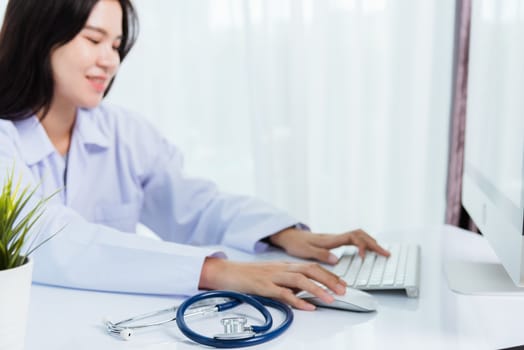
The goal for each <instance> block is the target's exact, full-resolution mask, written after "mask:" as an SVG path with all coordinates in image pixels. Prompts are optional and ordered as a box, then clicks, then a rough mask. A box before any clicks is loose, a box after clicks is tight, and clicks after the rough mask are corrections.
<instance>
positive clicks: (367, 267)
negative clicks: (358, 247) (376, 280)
mask: <svg viewBox="0 0 524 350" xmlns="http://www.w3.org/2000/svg"><path fill="white" fill-rule="evenodd" d="M376 256H377V254H375V253H374V252H368V253H367V254H366V256H365V258H364V263H363V264H362V266H361V268H360V272H359V273H358V277H357V281H356V283H355V286H356V287H364V286H367V284H368V281H369V276H370V275H371V268H372V267H373V265H374V263H375V258H376Z"/></svg>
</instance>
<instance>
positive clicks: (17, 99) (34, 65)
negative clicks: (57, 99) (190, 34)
mask: <svg viewBox="0 0 524 350" xmlns="http://www.w3.org/2000/svg"><path fill="white" fill-rule="evenodd" d="M98 1H99V0H45V1H42V0H10V1H9V3H8V5H7V8H6V11H5V17H4V23H3V25H2V29H1V30H0V119H8V120H13V121H14V120H20V119H24V118H28V117H30V116H31V115H33V114H36V113H37V112H38V111H43V115H44V116H45V114H47V112H48V111H49V108H50V105H51V102H52V99H53V91H54V81H53V72H52V69H51V51H52V49H54V48H56V47H59V46H61V45H64V44H66V43H67V42H69V41H71V40H72V39H73V38H74V37H75V36H76V35H77V34H78V33H79V32H80V31H81V30H82V28H83V27H84V25H85V23H86V21H87V19H88V17H89V14H90V13H91V10H92V9H93V7H94V6H95V5H96V3H97V2H98ZM118 2H119V3H120V6H121V7H122V13H123V16H122V18H123V19H122V41H121V45H120V48H119V50H118V54H119V56H120V61H123V60H124V58H125V56H126V55H127V54H128V53H129V50H131V47H132V46H133V44H134V42H135V40H136V36H137V34H138V18H137V15H136V12H135V10H134V8H133V5H132V4H131V0H118ZM112 84H113V81H111V83H110V85H109V87H108V89H107V90H106V92H105V94H107V93H108V92H109V89H110V88H111V85H112ZM104 96H105V95H104Z"/></svg>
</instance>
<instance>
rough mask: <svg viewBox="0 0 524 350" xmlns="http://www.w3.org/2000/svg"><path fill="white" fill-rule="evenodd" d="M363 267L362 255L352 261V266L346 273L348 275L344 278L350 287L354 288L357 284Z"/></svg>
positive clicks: (356, 256)
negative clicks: (356, 281)
mask: <svg viewBox="0 0 524 350" xmlns="http://www.w3.org/2000/svg"><path fill="white" fill-rule="evenodd" d="M361 265H362V258H361V257H360V255H355V258H354V259H353V260H352V261H351V265H350V266H349V269H348V270H347V272H346V275H345V276H344V277H342V279H343V280H344V281H346V283H347V284H348V286H350V287H352V286H353V285H354V284H355V280H356V279H357V275H358V272H359V271H360V266H361Z"/></svg>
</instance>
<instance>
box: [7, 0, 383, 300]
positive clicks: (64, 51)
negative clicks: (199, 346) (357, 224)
mask: <svg viewBox="0 0 524 350" xmlns="http://www.w3.org/2000/svg"><path fill="white" fill-rule="evenodd" d="M136 30H137V18H136V14H135V11H134V9H133V7H132V4H131V3H130V0H81V1H79V0H53V1H40V0H10V1H9V3H8V5H7V9H6V13H5V18H4V22H3V26H2V29H1V33H0V77H1V79H0V183H3V182H4V180H5V176H6V174H8V172H9V169H11V168H12V167H13V166H14V167H15V178H18V177H19V176H21V178H22V181H23V184H24V185H26V186H31V187H36V186H38V195H39V196H40V198H42V197H46V196H48V195H49V194H51V193H53V192H55V191H56V190H57V189H62V190H61V191H60V192H59V194H58V195H57V196H55V197H53V199H52V201H51V202H49V205H48V206H47V209H46V211H45V213H44V216H43V217H42V218H41V220H40V221H39V231H40V232H41V233H42V234H41V235H40V236H39V239H40V240H43V239H45V238H46V234H47V235H49V234H52V233H54V232H56V231H57V230H59V229H60V228H62V227H65V228H64V229H63V230H62V232H60V233H59V234H58V235H57V236H56V237H54V238H53V239H52V240H50V241H49V242H48V243H47V244H46V245H44V246H43V247H42V248H41V249H40V250H38V251H37V253H36V254H35V261H36V263H35V268H34V280H35V281H37V282H41V283H46V284H52V285H60V286H69V287H74V288H85V289H94V290H108V291H122V292H139V293H158V294H185V295H190V294H194V293H195V292H197V291H198V290H199V289H229V290H236V291H240V292H245V293H253V294H258V295H262V296H267V297H272V298H276V299H279V300H281V301H284V302H286V303H288V304H290V305H292V306H294V307H296V308H299V309H303V310H313V309H314V306H313V305H311V304H309V303H307V302H306V301H304V300H301V299H299V298H297V297H296V296H295V292H296V291H298V290H306V291H309V292H310V293H312V294H314V295H316V296H318V297H320V298H321V299H323V300H324V301H326V302H330V301H332V300H333V297H332V296H330V295H329V294H328V293H327V292H325V291H324V290H323V289H322V288H320V287H319V286H318V285H317V284H316V283H314V282H313V281H317V282H320V283H322V284H324V285H325V286H327V287H328V288H329V289H331V290H332V291H334V292H335V293H337V294H343V293H344V292H345V288H346V286H345V284H344V282H343V281H341V280H340V279H339V278H338V277H337V276H335V275H334V274H332V273H330V272H329V271H327V270H326V269H324V268H322V267H321V266H320V265H319V264H317V263H286V262H267V263H241V262H233V261H230V260H227V259H226V258H225V256H224V255H223V254H222V253H220V252H217V251H214V250H212V249H210V248H208V247H206V245H217V244H220V245H227V246H231V247H234V248H237V249H242V250H244V251H249V252H258V251H261V250H264V249H265V248H266V247H267V245H268V244H271V245H274V246H276V247H280V248H281V249H283V250H285V251H286V252H287V253H288V254H290V255H293V256H296V257H300V258H307V259H313V260H317V261H321V262H325V263H329V264H334V263H335V262H336V258H335V257H334V256H333V255H332V254H330V251H329V249H331V248H334V247H337V246H340V245H346V244H353V245H356V246H357V247H358V248H359V251H360V253H361V254H363V253H364V252H365V250H366V249H370V250H374V251H376V252H378V253H379V254H383V255H388V252H387V251H385V250H384V249H383V248H381V247H380V246H379V245H378V244H377V243H376V241H375V240H374V239H373V238H371V237H370V236H369V235H368V234H366V233H365V232H363V231H361V230H355V231H351V232H347V233H342V234H337V235H329V234H314V233H311V232H309V231H308V230H307V229H306V227H305V226H303V225H301V224H299V223H298V222H297V220H295V219H293V218H291V217H289V216H288V215H286V214H285V213H282V212H281V211H278V210H276V209H275V208H273V207H271V206H269V205H268V204H266V203H263V202H261V201H259V200H256V199H254V198H248V197H242V196H232V195H226V194H223V193H220V192H219V191H218V190H217V188H216V187H215V185H214V184H212V183H211V182H208V181H204V180H201V179H195V178H188V177H186V176H185V175H184V173H183V169H182V156H181V154H180V152H179V150H178V149H177V148H176V147H175V146H173V145H171V144H169V143H168V142H167V141H166V140H165V139H164V138H163V137H162V136H161V134H160V133H159V132H157V131H156V130H154V129H153V128H152V127H151V126H150V125H148V124H147V123H146V122H145V121H144V120H142V119H140V118H137V117H135V116H134V115H133V114H132V113H130V112H128V111H126V110H124V109H120V108H115V107H110V106H107V105H105V104H103V103H101V102H102V100H103V98H104V96H105V95H106V94H107V93H108V91H109V89H110V87H111V84H112V82H113V79H114V78H115V74H116V72H117V70H118V68H119V65H120V63H121V62H122V60H123V59H124V57H125V56H126V54H127V53H128V52H129V50H130V49H131V47H132V45H133V42H134V40H135V37H136ZM138 222H141V223H143V224H144V225H146V226H148V227H149V228H151V229H152V230H153V231H154V232H155V233H156V234H157V235H158V236H159V237H160V238H161V240H152V239H149V238H145V237H141V236H138V235H136V234H132V232H134V230H135V227H136V224H137V223H138Z"/></svg>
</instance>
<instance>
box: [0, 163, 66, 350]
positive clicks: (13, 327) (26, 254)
mask: <svg viewBox="0 0 524 350" xmlns="http://www.w3.org/2000/svg"><path fill="white" fill-rule="evenodd" d="M13 177H14V171H12V172H11V173H10V174H8V176H7V178H6V180H5V182H4V184H3V186H2V187H1V188H0V349H1V350H3V349H9V350H15V349H23V348H24V339H25V331H26V323H27V312H28V307H29V292H30V290H31V279H32V272H33V261H32V259H31V258H30V255H31V253H33V252H34V251H35V250H36V249H38V248H39V247H40V246H42V244H44V243H46V242H47V241H48V240H49V239H51V238H52V237H53V236H54V235H55V234H56V233H55V234H53V235H51V236H49V237H48V238H47V239H45V240H44V241H42V242H40V243H39V244H36V245H35V242H36V236H34V235H33V236H32V237H30V236H31V235H32V234H33V231H32V229H33V228H34V226H35V223H36V222H37V221H38V219H40V217H41V216H42V214H43V210H44V206H45V204H46V202H47V201H48V200H49V199H50V198H51V197H52V196H53V195H54V194H53V195H51V196H50V197H47V198H43V199H40V200H38V201H37V202H36V204H34V206H33V208H29V205H30V202H31V201H30V200H31V198H32V197H33V196H34V195H35V191H36V188H35V189H32V190H31V189H30V188H29V187H26V188H24V189H21V188H20V183H21V181H20V180H19V181H18V182H17V183H16V184H14V182H13Z"/></svg>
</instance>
